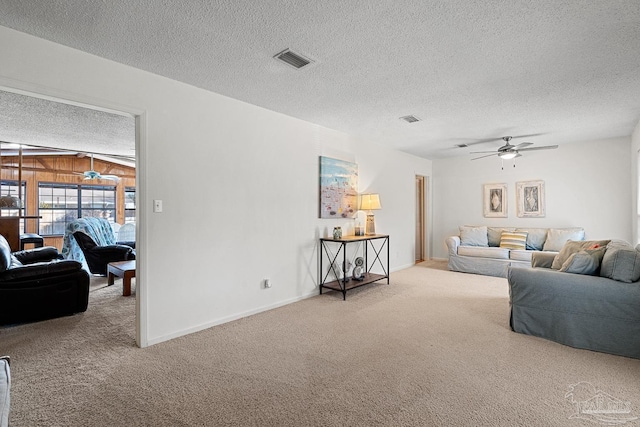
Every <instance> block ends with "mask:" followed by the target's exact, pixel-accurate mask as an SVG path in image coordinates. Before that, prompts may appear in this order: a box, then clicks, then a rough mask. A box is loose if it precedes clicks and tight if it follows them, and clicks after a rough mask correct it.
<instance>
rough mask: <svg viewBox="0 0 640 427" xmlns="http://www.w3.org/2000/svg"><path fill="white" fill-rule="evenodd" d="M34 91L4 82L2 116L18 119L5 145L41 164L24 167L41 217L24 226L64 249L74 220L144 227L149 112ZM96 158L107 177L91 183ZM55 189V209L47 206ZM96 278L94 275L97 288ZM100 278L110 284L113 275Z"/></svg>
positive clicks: (137, 305) (139, 337) (137, 304)
mask: <svg viewBox="0 0 640 427" xmlns="http://www.w3.org/2000/svg"><path fill="white" fill-rule="evenodd" d="M27 89H31V90H23V89H17V88H13V87H9V86H4V85H0V100H2V103H0V104H1V106H2V107H1V108H0V113H1V114H0V115H1V116H6V117H9V118H11V120H7V122H8V123H11V126H7V127H5V128H3V129H2V132H1V134H0V141H4V142H11V143H15V144H18V145H22V146H23V147H31V148H32V149H33V150H32V151H33V152H32V153H31V158H32V159H33V160H32V161H30V162H29V164H28V165H27V167H24V168H21V169H24V170H25V171H26V174H27V177H23V179H21V180H19V181H21V182H24V183H26V187H27V188H26V189H25V191H23V194H25V196H26V197H25V201H26V202H27V207H29V208H30V209H31V211H32V212H31V213H32V214H35V215H36V216H37V218H38V219H29V220H28V221H31V223H28V224H27V227H26V228H25V227H23V228H24V229H25V231H29V232H34V233H38V234H40V235H42V236H43V238H44V239H45V242H44V243H45V245H48V246H54V247H56V248H57V249H58V250H59V251H60V250H61V248H62V245H63V231H61V228H60V227H62V230H64V225H65V224H66V222H67V220H72V219H74V218H76V217H84V216H98V217H104V218H106V219H108V220H109V222H110V223H111V222H113V223H114V224H115V223H118V221H120V222H122V223H131V222H133V223H139V218H140V212H139V209H136V208H137V206H136V205H137V203H136V200H137V199H139V197H140V196H139V192H138V188H139V187H140V182H139V179H138V178H139V171H138V170H139V169H138V165H137V163H138V162H137V161H136V160H137V159H138V154H137V149H138V145H139V144H140V142H139V141H140V139H141V129H140V128H141V120H144V117H143V112H134V111H131V112H124V111H121V110H119V109H115V108H113V107H107V106H104V107H101V106H95V105H92V104H89V103H85V102H80V101H72V100H70V99H64V98H62V97H59V96H49V95H45V94H40V93H37V92H36V91H34V90H33V88H27ZM2 154H3V155H4V154H7V153H2ZM47 156H48V157H47ZM94 157H95V169H96V170H98V171H99V172H100V174H99V175H102V176H101V177H96V176H93V177H91V179H97V181H96V182H91V181H89V179H90V178H89V177H88V176H87V174H88V173H95V171H94V170H93V169H94ZM89 162H90V163H89ZM89 169H90V170H89ZM5 175H7V173H6V172H5ZM109 176H111V177H112V178H107V177H109ZM83 177H84V178H83ZM5 178H7V179H8V178H10V176H5ZM2 184H3V185H4V183H2ZM0 187H2V186H0ZM47 191H49V192H50V193H51V197H50V198H51V200H54V201H55V204H54V203H53V202H52V203H47V202H46V200H45V199H46V196H47V194H48V193H47ZM54 193H55V194H54ZM87 195H90V197H89V196H87ZM54 197H55V198H54ZM78 200H82V204H79V203H78ZM23 209H25V212H27V209H26V208H23ZM85 210H86V211H87V212H84V211H85ZM85 214H86V215H85ZM114 232H115V231H114ZM135 240H139V239H137V238H136V239H135ZM139 253H140V251H138V254H139ZM140 264H141V263H138V265H137V267H138V269H140ZM137 276H139V275H138V274H137ZM94 279H95V277H93V276H92V279H91V280H92V284H93V283H94V282H95V280H94ZM97 279H100V280H102V281H103V282H104V283H105V284H106V280H107V279H106V278H97ZM140 282H141V281H140V279H139V278H138V279H137V280H136V288H135V289H136V293H135V295H134V296H133V299H134V301H133V307H134V310H135V313H133V314H134V318H133V319H134V320H133V321H134V323H135V324H134V325H131V326H133V327H134V328H135V335H136V342H137V344H138V346H141V347H142V346H146V333H144V336H143V332H144V331H141V329H142V328H141V318H143V316H141V315H140V311H141V310H142V309H143V308H144V307H145V305H144V304H143V302H141V292H140V290H141V286H140ZM99 285H100V284H98V286H95V287H99ZM105 286H106V285H105ZM109 289H111V288H109ZM114 289H118V288H117V287H116V288H114ZM141 306H142V308H141Z"/></svg>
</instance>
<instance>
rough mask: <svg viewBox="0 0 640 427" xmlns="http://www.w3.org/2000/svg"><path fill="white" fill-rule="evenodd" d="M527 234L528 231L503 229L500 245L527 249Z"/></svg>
mask: <svg viewBox="0 0 640 427" xmlns="http://www.w3.org/2000/svg"><path fill="white" fill-rule="evenodd" d="M527 234H528V233H527V232H526V231H503V232H502V235H501V236H500V247H501V248H506V249H522V250H525V249H526V248H527Z"/></svg>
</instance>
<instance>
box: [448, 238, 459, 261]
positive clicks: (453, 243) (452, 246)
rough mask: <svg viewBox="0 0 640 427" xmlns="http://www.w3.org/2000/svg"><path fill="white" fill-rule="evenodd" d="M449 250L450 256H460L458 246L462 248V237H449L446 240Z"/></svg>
mask: <svg viewBox="0 0 640 427" xmlns="http://www.w3.org/2000/svg"><path fill="white" fill-rule="evenodd" d="M445 242H446V244H447V247H448V248H449V256H455V255H458V246H460V236H449V237H447V238H446V240H445Z"/></svg>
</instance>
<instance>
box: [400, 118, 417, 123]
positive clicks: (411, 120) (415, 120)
mask: <svg viewBox="0 0 640 427" xmlns="http://www.w3.org/2000/svg"><path fill="white" fill-rule="evenodd" d="M400 120H404V121H405V122H407V123H415V122H419V121H420V119H419V118H417V117H416V116H404V117H400Z"/></svg>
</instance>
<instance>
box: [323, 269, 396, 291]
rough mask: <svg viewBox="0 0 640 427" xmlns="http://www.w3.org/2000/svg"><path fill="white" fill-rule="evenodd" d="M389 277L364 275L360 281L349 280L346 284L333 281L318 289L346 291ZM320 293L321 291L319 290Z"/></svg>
mask: <svg viewBox="0 0 640 427" xmlns="http://www.w3.org/2000/svg"><path fill="white" fill-rule="evenodd" d="M388 277H389V276H385V275H383V274H374V273H366V274H365V275H364V277H363V279H362V280H355V279H349V280H348V281H347V282H345V281H343V280H334V281H333V282H328V283H323V284H322V285H320V288H327V289H333V290H334V291H340V292H342V291H348V290H351V289H354V288H357V287H359V286H364V285H368V284H369V283H373V282H377V281H378V280H382V279H386V278H388ZM320 293H322V289H320Z"/></svg>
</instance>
